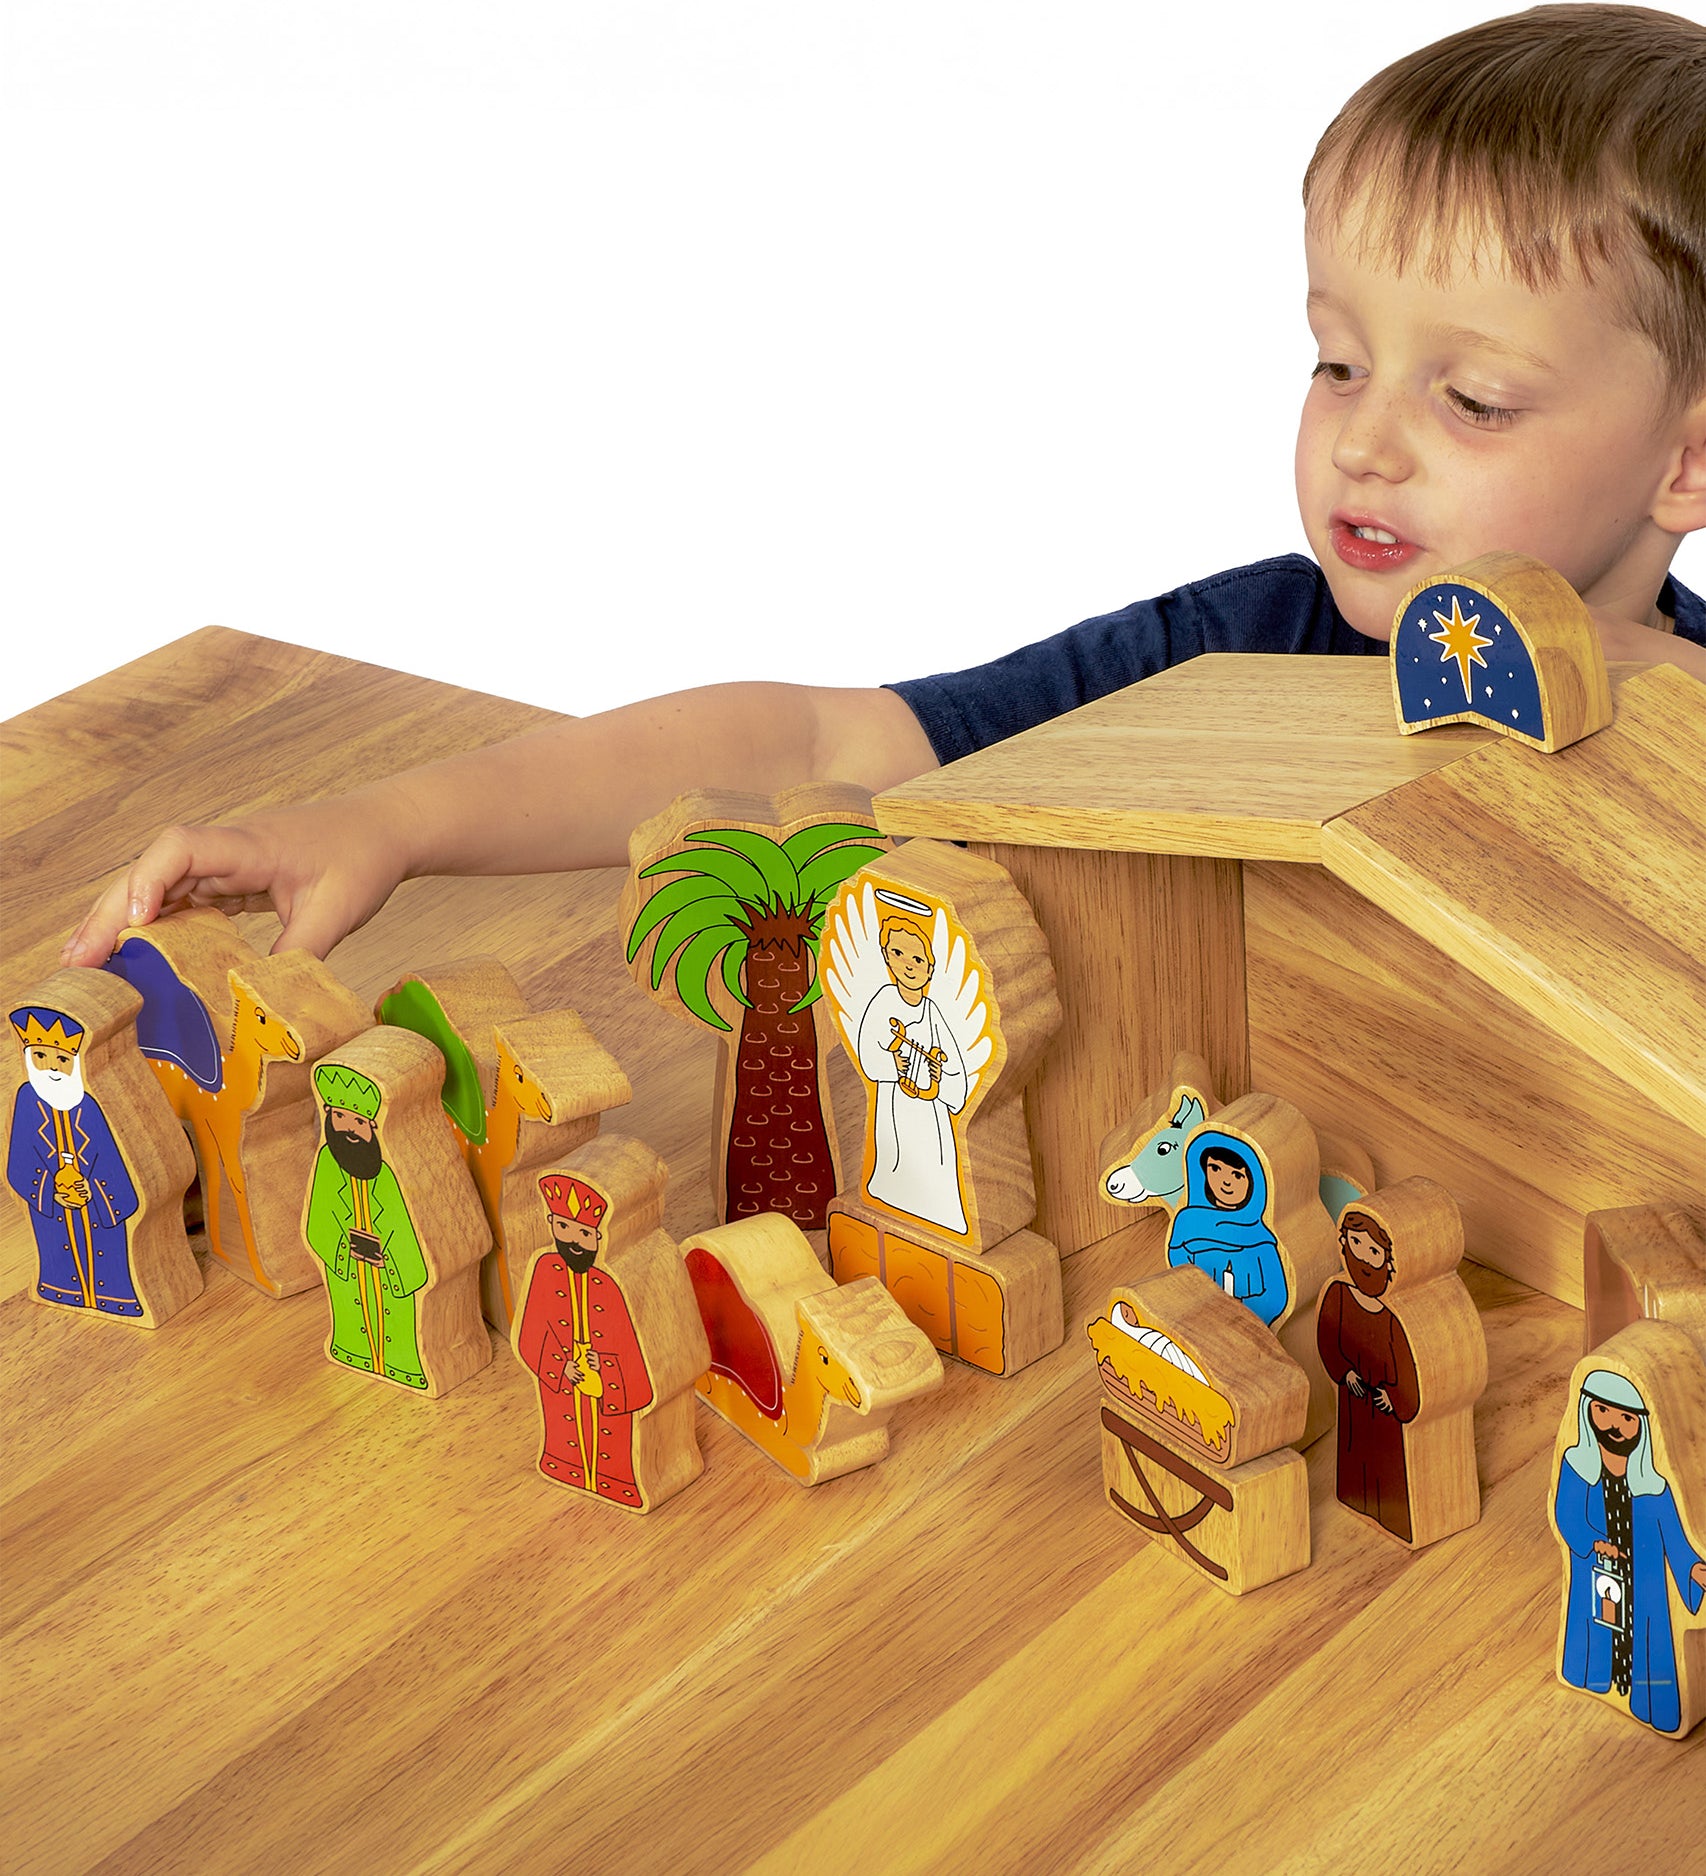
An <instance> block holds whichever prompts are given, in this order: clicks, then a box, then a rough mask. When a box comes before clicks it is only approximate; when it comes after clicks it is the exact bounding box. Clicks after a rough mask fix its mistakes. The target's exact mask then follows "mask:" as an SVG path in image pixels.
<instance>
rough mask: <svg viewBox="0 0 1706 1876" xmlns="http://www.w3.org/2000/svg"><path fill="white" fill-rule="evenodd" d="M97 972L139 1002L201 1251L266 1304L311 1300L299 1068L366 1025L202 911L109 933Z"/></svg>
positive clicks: (283, 958) (316, 977) (307, 1161)
mask: <svg viewBox="0 0 1706 1876" xmlns="http://www.w3.org/2000/svg"><path fill="white" fill-rule="evenodd" d="M106 968H107V969H108V970H109V971H110V972H112V973H113V975H115V976H118V977H122V978H124V979H125V981H126V982H128V983H130V984H132V985H134V986H135V988H136V989H137V990H139V991H140V992H141V993H142V1014H141V1016H140V1018H139V1019H138V1022H137V1038H138V1041H139V1042H140V1044H141V1047H142V1052H143V1054H144V1055H146V1056H147V1057H148V1058H149V1060H150V1062H151V1063H152V1065H153V1068H154V1072H155V1073H156V1075H158V1076H159V1079H160V1085H161V1086H162V1087H163V1088H164V1089H165V1091H166V1097H167V1099H168V1100H169V1101H170V1103H171V1106H172V1111H173V1112H174V1113H175V1114H176V1115H177V1116H178V1118H179V1119H180V1120H181V1121H182V1122H183V1125H184V1128H185V1130H186V1131H187V1132H188V1134H189V1136H190V1140H191V1143H192V1144H193V1145H194V1147H195V1157H196V1165H197V1169H198V1172H199V1174H200V1178H201V1192H202V1210H203V1215H204V1217H205V1219H206V1225H207V1242H208V1247H209V1249H210V1250H211V1251H212V1253H213V1255H214V1256H215V1257H216V1258H218V1260H219V1261H220V1262H221V1263H222V1264H224V1265H225V1266H226V1267H227V1268H228V1269H229V1270H231V1271H233V1272H234V1273H235V1274H236V1275H237V1276H239V1277H241V1278H242V1279H243V1280H244V1282H246V1283H251V1284H253V1285H254V1286H255V1288H256V1289H258V1290H261V1291H262V1292H264V1293H265V1294H266V1295H268V1296H291V1295H294V1294H295V1293H296V1292H298V1291H300V1290H307V1289H312V1288H313V1287H314V1286H315V1285H316V1284H317V1283H318V1282H319V1280H320V1278H319V1271H318V1267H317V1266H316V1264H315V1263H314V1260H313V1259H312V1258H311V1257H309V1256H308V1254H307V1252H306V1251H305V1249H304V1248H303V1244H302V1235H301V1231H300V1229H299V1223H300V1221H299V1217H298V1214H299V1212H300V1210H301V1205H302V1190H303V1187H304V1186H305V1185H306V1184H307V1181H308V1174H309V1168H310V1167H311V1165H312V1164H313V1160H314V1151H315V1146H316V1144H317V1142H316V1138H315V1132H316V1122H315V1118H314V1107H313V1099H312V1096H313V1090H312V1087H311V1086H310V1082H309V1064H310V1063H311V1062H312V1061H313V1060H314V1059H315V1058H316V1057H317V1056H320V1055H323V1054H325V1053H326V1052H327V1051H328V1050H331V1049H335V1048H337V1047H339V1046H340V1045H341V1044H342V1043H344V1042H347V1041H348V1040H349V1039H350V1037H352V1036H356V1035H359V1034H360V1033H361V1031H362V1030H364V1029H366V1028H367V1027H368V1026H369V1024H370V1023H371V1021H372V1018H371V1017H370V1016H369V1015H368V1013H367V1011H366V1010H365V1009H364V1008H363V1006H362V1004H361V1002H360V1000H359V999H358V998H357V997H356V996H355V995H354V994H353V993H352V992H351V991H350V990H348V989H347V988H346V987H345V986H344V985H343V984H342V983H340V982H339V980H338V978H337V977H336V975H335V974H334V973H333V972H332V970H331V968H330V967H329V966H328V965H326V964H324V963H322V962H321V961H320V959H318V958H316V957H314V956H312V955H311V954H310V953H308V952H306V951H284V952H279V953H278V954H276V955H275V956H271V957H263V956H262V955H261V954H260V953H259V952H257V951H256V950H255V949H254V948H253V947H252V946H251V945H250V944H249V943H248V942H247V941H246V940H245V939H244V938H243V936H242V934H241V933H240V932H239V931H238V929H237V927H236V925H235V924H234V923H233V922H232V921H231V920H230V919H228V918H227V917H226V916H225V914H224V913H223V912H218V911H215V910H213V909H212V908H211V907H196V908H193V909H191V910H188V911H184V912H173V913H168V914H167V915H166V916H165V917H163V918H160V919H156V920H155V922H154V923H153V924H152V925H148V926H143V927H132V928H130V929H128V930H126V931H124V932H122V933H120V935H119V943H118V949H117V950H116V951H115V952H114V954H113V957H112V959H111V961H110V962H109V963H108V964H107V966H106Z"/></svg>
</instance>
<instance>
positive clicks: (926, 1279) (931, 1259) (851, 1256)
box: [829, 1198, 1066, 1374]
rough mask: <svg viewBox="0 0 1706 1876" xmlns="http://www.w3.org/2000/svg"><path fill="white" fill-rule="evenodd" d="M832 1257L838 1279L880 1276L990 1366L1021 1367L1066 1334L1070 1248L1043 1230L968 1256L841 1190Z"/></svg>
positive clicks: (957, 1345)
mask: <svg viewBox="0 0 1706 1876" xmlns="http://www.w3.org/2000/svg"><path fill="white" fill-rule="evenodd" d="M919 1235H920V1236H921V1235H922V1234H919ZM829 1259H830V1268H831V1269H832V1270H833V1272H834V1273H835V1280H836V1282H837V1283H849V1282H851V1281H852V1280H853V1279H854V1278H856V1277H876V1278H877V1279H878V1280H879V1281H880V1282H881V1283H882V1285H883V1287H884V1288H885V1289H886V1290H887V1291H888V1293H889V1294H890V1295H891V1296H892V1297H893V1298H894V1300H895V1301H896V1302H897V1303H898V1304H899V1305H900V1306H901V1308H902V1309H903V1310H904V1311H905V1312H906V1315H907V1318H908V1320H909V1321H911V1322H913V1323H915V1324H916V1325H917V1326H918V1327H919V1328H920V1329H922V1330H923V1331H924V1333H925V1334H926V1335H927V1336H929V1338H930V1340H931V1341H932V1343H934V1344H935V1346H936V1348H937V1349H938V1350H940V1352H941V1353H942V1354H944V1355H955V1356H958V1358H959V1359H960V1360H961V1361H964V1362H969V1363H970V1364H971V1366H972V1367H974V1368H982V1369H984V1370H985V1371H986V1372H987V1373H989V1374H1017V1373H1018V1372H1019V1370H1020V1369H1021V1368H1027V1367H1029V1366H1030V1364H1031V1363H1032V1362H1034V1361H1037V1360H1040V1359H1041V1357H1042V1356H1044V1355H1047V1354H1049V1353H1051V1352H1052V1351H1053V1350H1054V1349H1057V1348H1059V1347H1060V1345H1061V1343H1062V1342H1063V1341H1064V1340H1065V1339H1066V1322H1065V1316H1064V1312H1063V1305H1062V1303H1061V1290H1060V1253H1059V1252H1058V1251H1057V1250H1056V1249H1055V1248H1054V1246H1053V1245H1052V1244H1050V1243H1049V1242H1048V1240H1047V1239H1046V1238H1039V1237H1038V1236H1037V1235H1036V1233H1035V1232H1032V1231H1015V1232H1014V1233H1013V1235H1012V1236H1011V1237H1009V1238H1005V1239H1003V1240H1002V1242H1001V1243H1000V1244H998V1245H996V1246H995V1248H994V1249H993V1250H989V1251H985V1252H983V1253H982V1255H981V1256H975V1257H974V1256H967V1255H965V1254H963V1253H961V1252H958V1251H947V1250H943V1249H942V1248H940V1247H939V1246H935V1245H928V1244H923V1243H920V1242H919V1241H918V1236H912V1235H909V1234H908V1233H907V1232H906V1231H905V1230H904V1228H903V1227H898V1226H897V1225H896V1224H895V1222H894V1221H893V1220H892V1219H889V1218H886V1217H885V1216H884V1215H883V1214H882V1213H881V1212H878V1211H876V1210H875V1209H874V1208H872V1207H870V1206H866V1205H861V1204H859V1203H858V1201H857V1200H854V1199H849V1198H838V1199H837V1200H836V1201H835V1203H834V1204H833V1205H832V1206H831V1207H830V1209H829Z"/></svg>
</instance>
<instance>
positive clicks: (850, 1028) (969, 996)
mask: <svg viewBox="0 0 1706 1876" xmlns="http://www.w3.org/2000/svg"><path fill="white" fill-rule="evenodd" d="M916 903H917V908H918V913H919V914H922V915H924V916H929V917H930V919H931V925H930V948H931V951H932V952H933V954H934V956H935V959H936V968H935V970H934V972H933V973H932V975H931V978H930V998H931V1001H932V1002H933V1003H934V1004H935V1005H936V1008H937V1010H938V1011H939V1012H940V1013H941V1016H942V1018H943V1020H944V1021H945V1022H946V1023H947V1025H948V1027H949V1029H950V1030H952V1032H953V1036H954V1040H955V1041H956V1042H957V1043H958V1044H959V1047H960V1055H961V1057H962V1059H963V1060H964V1062H965V1068H966V1101H967V1103H969V1102H970V1100H971V1097H972V1095H973V1094H974V1093H975V1092H976V1090H977V1086H978V1083H979V1081H980V1080H981V1079H982V1071H983V1069H984V1068H985V1067H986V1066H987V1065H988V1063H989V1059H990V1057H991V1056H992V1055H994V1053H995V1037H994V1032H993V1025H992V1022H991V1019H990V1013H989V1004H988V1001H987V999H986V998H985V997H984V995H983V984H982V976H981V974H980V973H979V971H978V970H977V969H976V967H975V966H974V965H973V964H972V962H971V956H970V951H969V948H968V947H967V944H966V941H965V937H964V935H963V934H956V933H955V931H954V929H953V928H952V926H950V924H949V922H948V915H947V913H946V912H945V911H944V910H943V909H942V908H941V907H940V906H935V907H930V906H927V905H925V904H924V903H923V902H921V901H920V902H916ZM882 912H883V908H882V906H881V905H880V904H879V903H878V900H877V894H876V889H875V887H873V886H872V884H871V882H870V881H869V880H862V881H858V880H856V881H854V882H853V884H852V885H850V886H849V888H848V889H847V891H846V892H844V893H843V894H842V895H841V897H840V899H838V900H837V901H836V903H835V904H834V905H833V906H832V907H831V908H830V913H829V917H828V918H827V919H826V920H825V922H824V935H823V949H822V953H821V968H822V972H823V982H824V988H825V990H826V991H827V992H828V995H829V1002H830V1007H831V1008H832V1009H833V1010H834V1012H835V1023H836V1027H837V1028H838V1029H839V1030H840V1032H841V1040H842V1042H843V1043H844V1044H845V1046H846V1049H847V1053H848V1054H849V1055H850V1056H852V1058H853V1059H854V1061H855V1062H856V1061H858V1059H859V1023H860V1019H861V1018H862V1017H863V1016H864V1013H865V1011H866V1009H867V1008H868V1007H869V1006H870V1002H871V999H872V998H873V997H874V996H875V995H876V994H877V992H878V991H879V990H881V989H883V988H884V987H885V986H886V985H887V984H888V982H889V981H890V980H889V971H888V966H887V964H885V963H884V961H883V951H882V942H881V938H880V935H879V934H880V933H881V930H882Z"/></svg>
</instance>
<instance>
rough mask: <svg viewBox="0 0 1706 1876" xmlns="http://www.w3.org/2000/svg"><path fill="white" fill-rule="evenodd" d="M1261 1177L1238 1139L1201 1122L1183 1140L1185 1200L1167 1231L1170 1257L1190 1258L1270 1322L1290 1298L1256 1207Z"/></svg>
mask: <svg viewBox="0 0 1706 1876" xmlns="http://www.w3.org/2000/svg"><path fill="white" fill-rule="evenodd" d="M1267 1206H1268V1182H1267V1177H1266V1175H1265V1174H1264V1173H1263V1171H1262V1162H1261V1160H1260V1159H1259V1158H1258V1157H1257V1155H1256V1154H1255V1153H1254V1152H1253V1151H1252V1150H1251V1149H1250V1148H1249V1147H1248V1146H1246V1145H1245V1144H1244V1142H1243V1141H1241V1140H1235V1139H1233V1137H1232V1136H1231V1135H1230V1134H1225V1133H1219V1132H1216V1131H1215V1130H1214V1129H1213V1128H1205V1129H1204V1130H1203V1131H1202V1132H1201V1133H1199V1134H1196V1135H1194V1136H1193V1137H1192V1139H1191V1141H1190V1143H1189V1145H1187V1146H1186V1148H1185V1203H1184V1204H1183V1205H1182V1206H1181V1207H1180V1208H1179V1211H1178V1214H1177V1216H1176V1217H1175V1218H1174V1220H1173V1229H1172V1232H1171V1233H1170V1235H1169V1236H1168V1239H1167V1261H1168V1263H1170V1264H1195V1265H1196V1266H1197V1268H1198V1269H1199V1270H1205V1271H1207V1272H1208V1274H1209V1275H1210V1276H1211V1277H1212V1278H1213V1279H1214V1281H1215V1282H1216V1283H1218V1284H1219V1285H1220V1287H1221V1288H1222V1289H1223V1290H1225V1291H1227V1292H1228V1294H1230V1295H1232V1296H1235V1297H1237V1299H1238V1300H1239V1302H1241V1303H1243V1304H1244V1305H1245V1306H1246V1307H1247V1308H1249V1309H1252V1310H1254V1311H1255V1313H1256V1314H1257V1315H1258V1316H1260V1317H1261V1319H1262V1320H1263V1322H1265V1323H1267V1324H1268V1326H1269V1327H1270V1328H1271V1327H1272V1326H1273V1324H1274V1323H1275V1322H1276V1321H1278V1319H1279V1318H1280V1317H1281V1316H1282V1315H1284V1313H1285V1308H1286V1304H1287V1303H1288V1302H1289V1301H1290V1291H1289V1290H1288V1288H1287V1286H1286V1280H1285V1266H1284V1265H1283V1264H1282V1263H1281V1262H1280V1254H1279V1245H1278V1243H1277V1242H1276V1241H1275V1238H1274V1234H1273V1233H1272V1232H1271V1231H1270V1230H1269V1229H1268V1227H1267V1224H1266V1222H1265V1221H1264V1219H1263V1217H1262V1214H1263V1212H1265V1211H1266V1210H1267Z"/></svg>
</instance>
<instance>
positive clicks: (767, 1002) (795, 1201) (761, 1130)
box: [724, 912, 835, 1231]
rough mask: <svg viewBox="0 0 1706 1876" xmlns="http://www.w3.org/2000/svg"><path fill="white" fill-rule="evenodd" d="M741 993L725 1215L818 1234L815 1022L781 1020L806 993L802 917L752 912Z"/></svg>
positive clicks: (821, 1145) (821, 1173)
mask: <svg viewBox="0 0 1706 1876" xmlns="http://www.w3.org/2000/svg"><path fill="white" fill-rule="evenodd" d="M747 929H748V934H749V935H748V943H747V953H746V997H747V1002H748V1003H749V1004H750V1005H751V1007H750V1008H749V1009H748V1010H747V1011H746V1012H745V1014H744V1015H743V1017H742V1019H741V1026H740V1040H739V1042H738V1044H737V1047H736V1051H735V1098H734V1101H733V1103H732V1104H731V1112H730V1121H729V1141H728V1155H727V1158H726V1160H725V1162H724V1167H725V1179H726V1183H725V1190H726V1192H727V1194H728V1204H727V1211H728V1216H729V1217H730V1218H731V1219H733V1218H750V1217H753V1216H755V1215H757V1214H758V1213H761V1212H782V1213H784V1214H785V1215H786V1216H788V1217H790V1218H792V1219H793V1220H794V1222H795V1223H796V1224H797V1225H798V1226H799V1227H800V1229H801V1230H802V1231H812V1230H817V1229H821V1228H822V1226H823V1225H824V1224H825V1223H826V1222H827V1219H828V1209H829V1201H830V1200H831V1199H832V1198H834V1197H835V1162H834V1160H833V1159H832V1158H831V1156H830V1151H829V1132H828V1129H827V1128H826V1126H825V1125H824V1117H823V1104H822V1102H821V1100H820V1099H819V1074H818V1046H817V1024H816V1022H815V1020H814V1018H813V1013H812V1011H811V1010H801V1011H800V1012H799V1013H798V1014H797V1015H791V1014H790V1011H792V1010H793V1008H794V1005H795V1004H797V1003H798V1002H799V1001H800V999H801V998H802V997H803V996H805V994H806V993H807V991H809V990H810V989H811V987H812V981H813V977H814V975H815V972H816V968H817V960H816V957H815V956H814V954H813V951H812V946H811V926H810V923H809V920H808V919H807V918H806V917H805V916H803V915H801V914H799V913H790V912H775V913H769V914H766V913H761V912H755V913H754V914H753V915H752V923H751V925H750V926H749V927H748V928H747Z"/></svg>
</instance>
